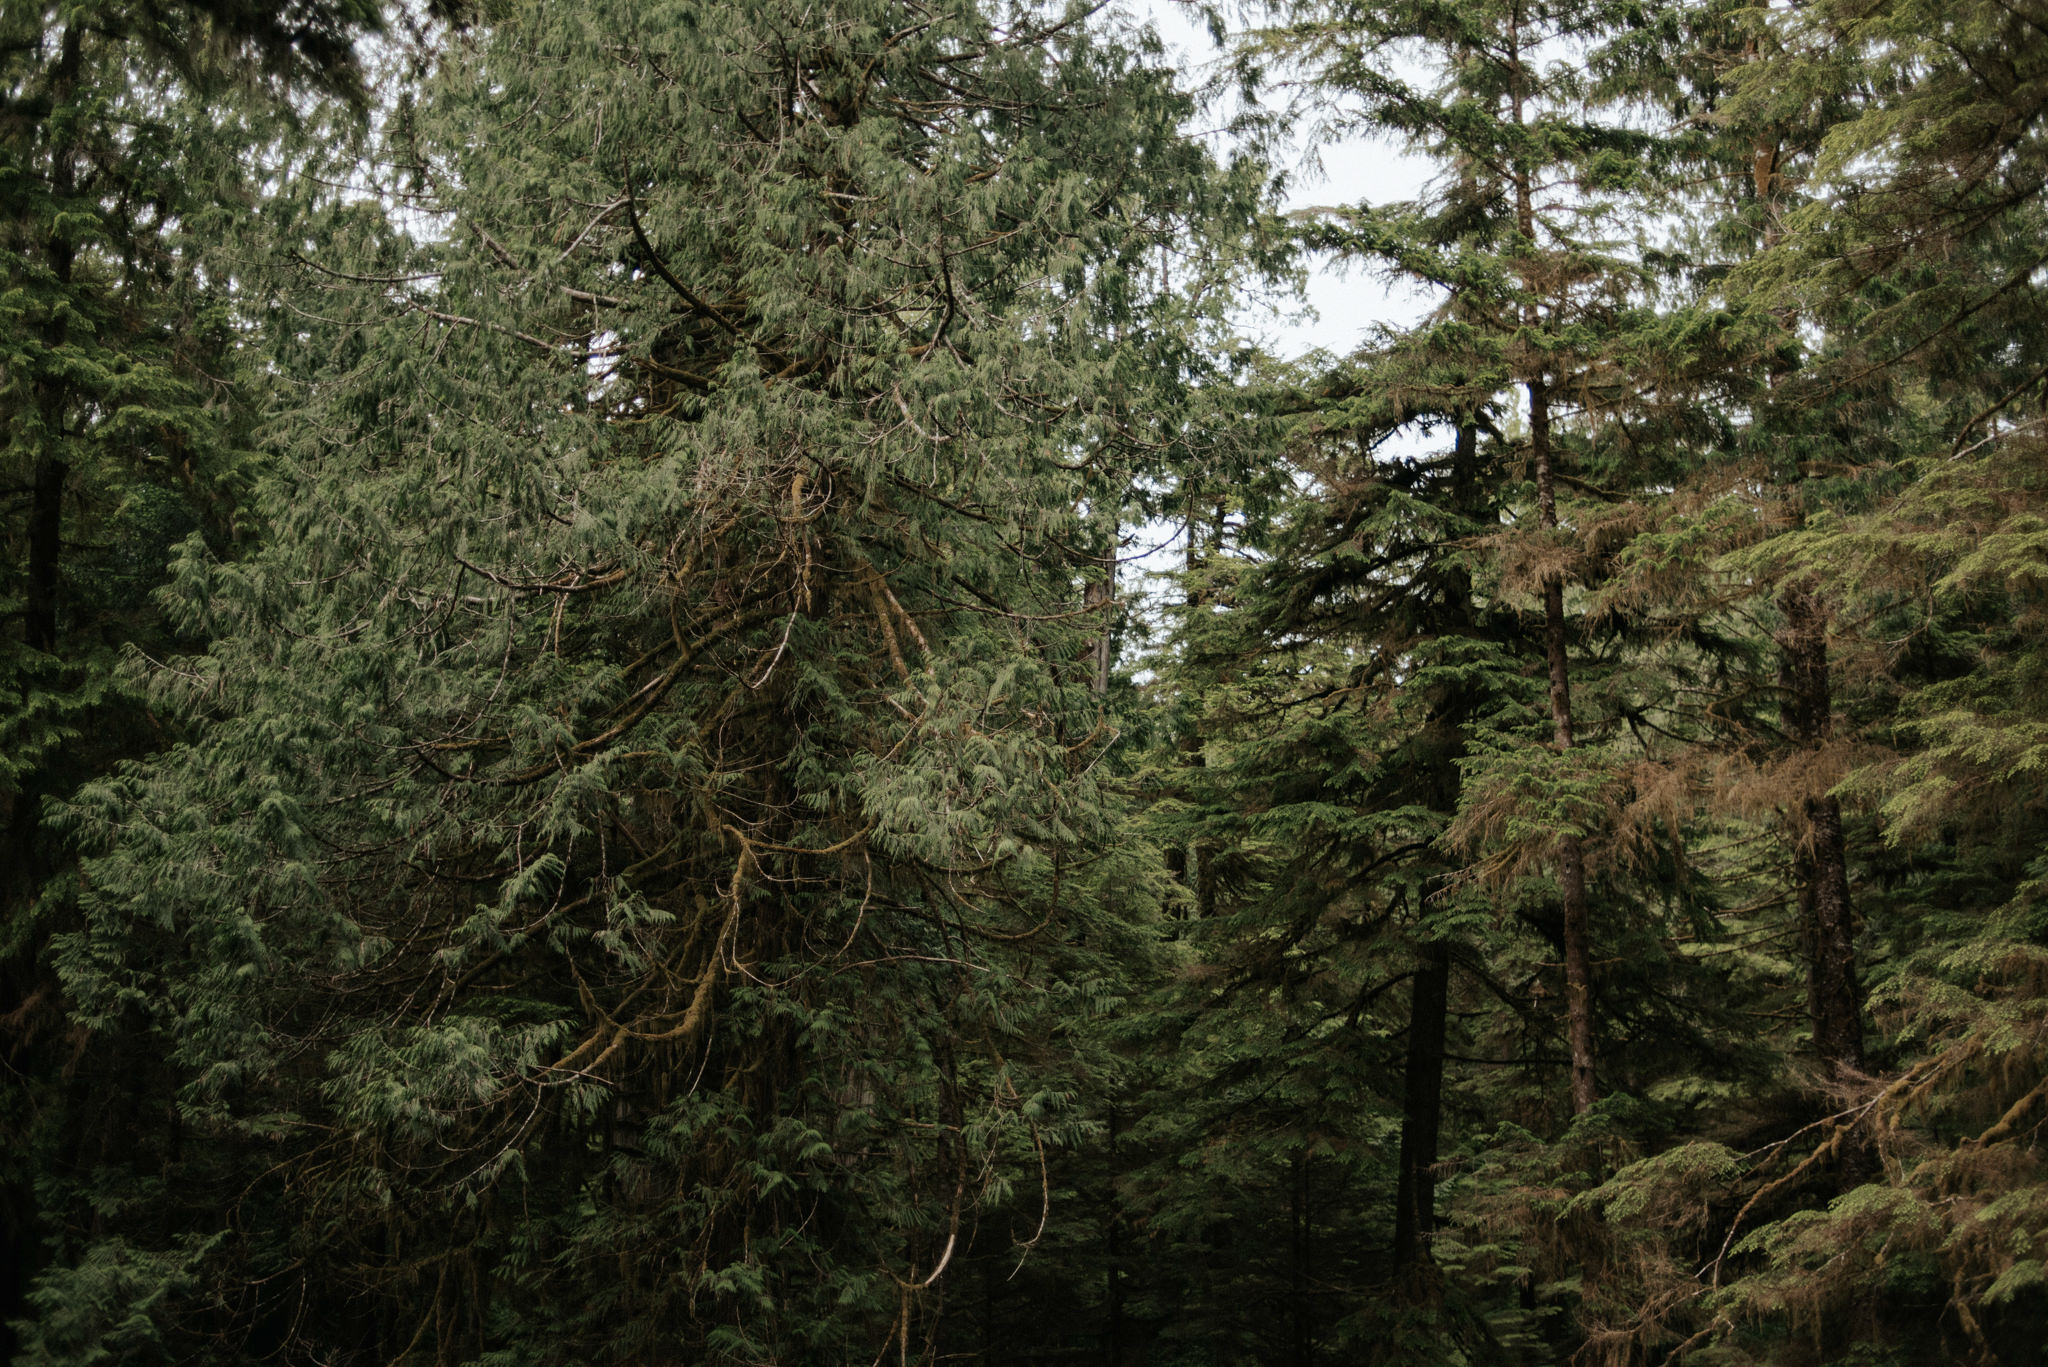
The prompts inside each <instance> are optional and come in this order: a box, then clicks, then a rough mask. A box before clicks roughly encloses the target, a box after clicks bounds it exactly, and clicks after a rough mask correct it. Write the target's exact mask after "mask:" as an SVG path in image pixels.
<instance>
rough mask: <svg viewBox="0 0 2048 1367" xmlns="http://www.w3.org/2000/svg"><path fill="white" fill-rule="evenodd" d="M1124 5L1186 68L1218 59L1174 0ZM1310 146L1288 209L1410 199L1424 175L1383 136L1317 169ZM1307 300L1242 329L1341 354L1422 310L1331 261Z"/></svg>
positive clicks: (1200, 28) (1348, 143) (1314, 275)
mask: <svg viewBox="0 0 2048 1367" xmlns="http://www.w3.org/2000/svg"><path fill="white" fill-rule="evenodd" d="M1126 4H1127V6H1128V12H1129V13H1130V14H1132V15H1133V16H1134V17H1136V18H1138V19H1140V20H1142V21H1145V22H1149V23H1150V24H1152V26H1153V27H1154V28H1155V29H1157V30H1158V32H1159V36H1160V38H1161V39H1162V40H1163V41H1164V42H1165V44H1166V47H1167V50H1168V51H1169V52H1170V53H1177V54H1178V55H1179V58H1180V61H1181V63H1182V69H1183V70H1189V69H1192V68H1196V67H1200V66H1204V65H1207V64H1209V63H1212V62H1215V61H1216V60H1217V59H1218V57H1219V53H1218V50H1217V48H1216V46H1215V43H1214V42H1213V41H1212V39H1211V38H1210V35H1209V31H1208V29H1207V27H1206V26H1204V25H1202V24H1199V23H1198V22H1196V19H1195V17H1194V15H1193V14H1192V13H1190V11H1189V9H1188V7H1187V6H1186V5H1184V4H1182V3H1177V0H1126ZM1234 22H1240V23H1241V22H1242V21H1241V19H1240V20H1235V21H1234ZM1305 134H1306V130H1304V135H1305ZM1304 141H1305V136H1304ZM1308 151H1309V149H1308V148H1307V147H1305V146H1297V147H1295V148H1294V149H1293V150H1292V153H1291V158H1292V159H1291V162H1290V165H1289V170H1290V173H1291V174H1290V176H1289V180H1290V190H1289V193H1288V196H1287V200H1286V203H1285V206H1284V207H1286V208H1288V209H1302V208H1307V207H1309V206H1311V205H1318V204H1358V203H1362V202H1371V203H1374V204H1383V203H1387V202H1389V201H1395V200H1404V199H1412V198H1414V197H1415V195H1416V193H1417V192H1418V191H1419V190H1420V189H1421V186H1422V181H1423V177H1424V175H1425V171H1424V169H1423V166H1422V164H1421V163H1420V162H1419V161H1418V160H1417V159H1415V158H1412V157H1408V156H1404V155H1403V154H1402V153H1401V151H1400V150H1399V149H1398V148H1396V147H1393V146H1391V145H1389V144H1387V143H1385V142H1383V141H1379V140H1373V139H1366V138H1360V137H1353V138H1348V139H1345V140H1343V141H1340V142H1337V143H1335V144H1332V145H1326V146H1324V147H1322V148H1320V149H1318V151H1317V159H1318V160H1319V161H1320V163H1321V165H1320V168H1319V169H1318V168H1316V167H1314V166H1312V165H1311V164H1310V163H1309V162H1308V161H1307V160H1306V159H1305V158H1306V154H1307V153H1308ZM1306 304H1307V310H1306V313H1307V315H1308V316H1292V317H1290V316H1289V310H1287V309H1285V308H1284V307H1277V306H1276V307H1271V308H1259V309H1256V310H1255V311H1249V312H1247V314H1246V315H1245V317H1244V319H1243V321H1242V326H1243V327H1244V330H1245V332H1246V334H1247V335H1248V336H1251V337H1254V338H1256V339H1257V340H1259V341H1261V342H1262V343H1264V344H1265V346H1266V347H1267V349H1268V350H1270V351H1272V352H1273V353H1274V354H1276V355H1280V356H1286V357H1296V356H1300V355H1303V354H1305V353H1306V352H1309V351H1312V350H1314V349H1316V348H1318V347H1321V348H1323V349H1325V350H1327V351H1330V352H1333V353H1336V354H1339V355H1341V354H1343V353H1344V352H1347V351H1349V350H1351V349H1352V348H1353V347H1354V346H1356V345H1357V344H1358V342H1359V341H1360V339H1361V338H1362V337H1363V335H1364V333H1365V330H1366V329H1367V328H1368V327H1370V326H1371V325H1372V324H1374V323H1377V322H1406V321H1410V320H1412V319H1414V318H1415V317H1416V316H1417V314H1418V313H1419V311H1420V301H1419V300H1418V299H1416V298H1415V297H1414V296H1412V295H1410V294H1408V293H1407V292H1405V291H1396V292H1391V293H1390V292H1389V290H1388V289H1387V287H1386V285H1385V284H1384V282H1382V281H1381V280H1379V279H1377V278H1375V277H1373V276H1372V275H1370V274H1368V273H1366V272H1364V271H1358V270H1349V271H1346V270H1339V269H1336V268H1334V267H1333V266H1331V265H1329V264H1328V263H1322V264H1320V265H1318V266H1317V267H1315V268H1314V269H1313V270H1312V272H1311V274H1310V276H1309V282H1308V289H1307V299H1306ZM1293 312H1294V313H1295V314H1296V315H1301V314H1302V313H1303V310H1301V309H1300V308H1299V307H1297V308H1296V309H1294V310H1293Z"/></svg>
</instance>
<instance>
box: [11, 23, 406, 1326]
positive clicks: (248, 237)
mask: <svg viewBox="0 0 2048 1367" xmlns="http://www.w3.org/2000/svg"><path fill="white" fill-rule="evenodd" d="M376 18H377V12H376V8H375V7H374V6H373V5H368V4H365V3H362V0H314V3H307V4H299V5H294V6H288V7H283V8H280V7H278V6H272V5H263V4H249V3H241V2H240V0H176V2H174V3H162V4H158V3H125V2H124V0H93V2H88V3H61V4H40V3H37V4H10V5H8V6H7V7H6V8H5V9H4V10H0V434H4V435H0V1056H4V1057H5V1059H6V1062H7V1064H8V1068H9V1076H10V1079H11V1085H9V1086H8V1087H7V1088H6V1089H5V1092H4V1095H0V1153H4V1155H5V1156H4V1159H0V1268H4V1270H0V1356H6V1355H8V1354H9V1353H10V1352H11V1347H10V1345H11V1343H12V1340H11V1337H9V1335H10V1333H11V1331H9V1330H8V1329H6V1328H4V1326H5V1325H7V1324H8V1323H11V1322H12V1321H13V1320H14V1319H15V1317H16V1315H17V1314H18V1313H19V1311H20V1309H21V1306H22V1295H23V1293H24V1291H25V1288H26V1285H27V1282H28V1280H29V1278H30V1276H31V1274H32V1272H33V1270H34V1269H35V1267H36V1266H37V1264H38V1262H39V1260H40V1257H41V1254H40V1251H39V1245H40V1244H41V1242H42V1240H43V1238H44V1236H45V1235H46V1234H50V1233H52V1232H59V1231H62V1230H64V1229H65V1228H67V1227H68V1226H71V1225H73V1224H75V1223H79V1222H83V1221H87V1220H90V1219H91V1218H93V1217H92V1216H91V1214H90V1207H91V1202H90V1201H89V1200H87V1199H86V1198H85V1197H84V1196H83V1195H82V1193H81V1191H80V1185H79V1178H80V1177H81V1176H82V1175H83V1174H84V1173H85V1172H86V1171H88V1170H89V1169H90V1168H91V1167H92V1166H93V1165H94V1164H96V1163H100V1162H102V1161H109V1160H110V1159H112V1158H115V1157H118V1156H119V1155H120V1154H121V1153H122V1152H123V1150H124V1149H126V1147H127V1146H128V1144H129V1142H130V1140H131V1139H132V1137H133V1136H132V1135H128V1134H124V1133H123V1132H122V1131H123V1127H124V1124H125V1123H126V1122H125V1121H124V1119H123V1117H124V1116H127V1115H130V1114H131V1113H132V1111H133V1110H134V1109H136V1108H141V1107H146V1105H147V1104H148V1103H146V1102H143V1101H142V1100H140V1098H141V1096H142V1095H143V1094H144V1093H146V1092H151V1091H154V1090H157V1089H158V1085H159V1083H160V1082H161V1075H160V1073H159V1072H158V1070H157V1069H155V1068H154V1067H152V1066H150V1065H149V1064H147V1063H146V1062H145V1061H144V1060H145V1059H146V1058H147V1057H149V1056H148V1055H147V1054H146V1053H137V1052H135V1050H134V1049H133V1048H132V1047H131V1045H132V1044H133V1041H129V1040H125V1039H123V1038H122V1037H121V1035H120V1032H119V1031H103V1032H100V1033H99V1034H98V1035H96V1036H94V1037H91V1038H89V1039H85V1040H81V1039H78V1038H75V1037H73V1036H72V1035H71V1032H70V1029H69V1027H68V1024H67V1022H66V1021H65V1018H64V1017H65V1002H64V998H63V996H62V993H61V991H60V989H59V987H58V985H57V983H56V980H55V976H54V974H53V973H52V971H51V969H50V966H49V964H48V963H47V961H46V960H45V959H44V956H43V951H44V950H45V948H46V947H47V944H48V941H49V937H50V936H51V935H52V934H54V933H56V932H58V931H60V930H62V929H65V928H67V927H71V926H74V925H75V924H76V922H75V909H74V908H73V906H72V903H71V878H70V871H71V868H72V864H73V856H74V851H73V850H72V848H71V847H70V846H69V844H68V843H67V842H66V841H65V839H64V838H63V837H62V835H61V834H60V833H59V832H58V831H56V830H54V829H53V828H52V826H51V824H50V823H49V822H48V821H47V820H46V806H47V804H48V803H50V802H51V801H61V800H63V799H65V798H68V797H70V796H71V795H72V794H73V793H74V792H75V791H76V789H77V788H78V786H79V785H80V784H81V783H84V782H86V781H88V780H89V779H91V778H93V777H94V776H96V775H99V774H103V773H105V772H106V771H107V770H108V769H109V768H110V767H111V766H112V765H113V764H114V763H115V762H117V761H118V760H121V759H123V758H128V757H133V756H135V755H138V754H142V753H145V752H147V751H149V750H151V749H154V748H156V747H157V746H159V745H160V744H161V743H162V737H161V728H160V726H158V725H156V724H154V723H155V721H156V719H154V718H152V717H150V716H149V715H148V713H147V712H146V711H144V709H143V708H142V707H141V706H140V705H139V696H138V694H137V693H136V691H135V690H134V689H133V688H132V687H130V686H129V684H128V683H127V682H125V681H124V680H122V679H121V678H120V677H119V676H118V662H119V659H120V655H121V652H122V651H123V650H124V649H128V648H138V647H139V648H142V649H146V650H149V651H153V652H157V653H162V652H164V651H165V650H167V649H170V648H173V646H174V642H175V640H176V633H175V631H174V630H173V628H172V627H171V625H170V623H169V622H168V621H167V619H166V618H165V615H164V614H163V613H162V612H161V611H160V610H159V608H158V607H157V606H156V605H155V604H154V603H153V602H152V600H151V594H152V592H153V591H154V590H155V589H156V588H158V587H159V586H160V585H162V584H163V582H164V581H165V578H166V566H167V564H168V561H169V559H170V555H171V548H172V546H173V545H174V544H175V543H176V542H178V541H179V540H181V539H183V538H184V537H186V536H187V535H188V534H191V533H193V532H195V531H198V532H199V533H200V534H202V535H204V536H206V537H207V538H208V539H209V540H210V541H211V542H212V543H213V544H214V545H215V546H216V547H218V548H220V549H222V550H226V549H228V548H229V547H230V546H231V545H232V544H234V543H235V541H236V540H237V537H238V533H239V530H240V524H239V521H238V517H237V510H238V508H239V505H240V500H241V498H242V496H243V494H244V493H245V492H246V490H247V486H248V481H249V474H250V466H251V462H252V455H251V451H250V447H251V438H250V429H251V425H252V423H253V422H254V421H255V419H256V416H257V414H258V411H259V410H260V407H261V397H260V396H261V392H262V389H263V384H262V381H261V378H260V376H259V375H258V374H257V371H258V367H256V366H254V365H253V364H252V363H251V362H250V360H249V359H248V352H249V349H250V340H251V338H250V319H249V317H248V316H247V314H246V312H244V310H243V303H244V302H245V294H246V290H245V285H246V276H247V273H248V271H249V269H250V267H251V266H252V264H254V261H255V259H257V258H260V256H261V248H260V247H257V246H256V245H254V244H255V243H257V242H258V241H260V238H261V233H260V230H259V225H258V223H257V222H256V221H255V220H254V219H253V217H252V215H251V210H252V209H253V208H255V207H256V206H257V205H258V204H259V203H260V202H261V199H262V190H263V184H264V181H265V179H266V177H267V175H268V173H269V171H270V170H271V169H272V168H274V166H275V165H276V163H277V162H278V160H279V159H280V158H281V157H282V156H284V155H287V154H288V149H290V148H291V147H292V146H293V145H294V143H295V142H296V140H297V132H298V131H299V130H302V129H303V128H304V127H305V126H306V125H307V124H309V123H318V122H320V121H322V120H324V119H325V118H326V117H327V116H328V115H329V114H330V113H335V112H340V111H342V110H343V109H344V108H345V106H346V105H347V103H348V102H349V101H351V100H354V99H356V98H359V97H360V96H361V94H362V90H361V83H360V79H359V73H358V71H357V67H356V62H355V57H354V53H353V51H352V49H351V43H352V41H353V39H354V37H355V36H356V35H357V34H358V33H360V32H363V31H365V30H366V29H367V28H369V27H372V26H374V24H375V22H376ZM149 1138H150V1143H151V1145H152V1146H154V1145H155V1143H156V1142H157V1141H159V1140H161V1138H162V1136H161V1135H152V1136H150V1137H149ZM60 1237H61V1235H60Z"/></svg>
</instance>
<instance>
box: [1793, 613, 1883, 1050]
mask: <svg viewBox="0 0 2048 1367" xmlns="http://www.w3.org/2000/svg"><path fill="white" fill-rule="evenodd" d="M1778 605H1779V607H1780V608H1782V609H1783V611H1784V613H1785V630H1784V632H1783V634H1782V635H1781V636H1780V637H1779V640H1778V643H1779V647H1780V650H1781V652H1782V653H1781V655H1780V657H1779V663H1778V683H1779V685H1780V686H1781V687H1782V688H1783V689H1784V690H1785V723H1786V730H1787V732H1788V733H1790V735H1791V738H1792V740H1793V741H1794V742H1795V743H1796V744H1798V745H1800V746H1802V747H1804V748H1807V749H1814V748H1817V747H1819V746H1820V745H1821V744H1823V743H1825V742H1826V740H1827V739H1828V736H1829V735H1830V734H1831V733H1832V732H1833V730H1834V718H1833V713H1834V699H1833V696H1832V693H1831V689H1830V685H1829V680H1828V610H1827V605H1826V604H1825V603H1824V602H1823V601H1822V600H1821V598H1820V597H1819V596H1818V595H1817V594H1815V593H1814V592H1813V591H1812V590H1810V589H1807V588H1805V587H1802V586H1800V585H1797V584H1794V585H1791V586H1789V587H1787V588H1786V589H1785V590H1784V592H1783V593H1781V594H1780V595H1779V597H1778ZM1802 806H1803V812H1802V814H1803V815H1804V817H1805V821H1806V831H1805V837H1804V840H1803V841H1802V842H1801V843H1802V846H1803V848H1802V850H1801V857H1800V859H1799V861H1798V864H1797V866H1796V876H1798V878H1799V910H1800V915H1801V920H1802V921H1803V926H1802V931H1803V934H1804V938H1805V941H1806V945H1807V1003H1808V1011H1809V1013H1810V1015H1811V1018H1812V1023H1813V1048H1814V1052H1815V1053H1816V1054H1817V1055H1819V1057H1820V1061H1821V1066H1822V1067H1823V1068H1824V1069H1825V1070H1826V1071H1827V1073H1828V1075H1829V1076H1834V1075H1836V1074H1838V1073H1840V1072H1841V1071H1842V1070H1843V1069H1844V1068H1848V1069H1852V1070H1856V1071H1861V1070H1862V1068H1863V1062H1864V1060H1863V1009H1862V1008H1863V993H1862V989H1861V987H1860V986H1859V985H1858V983H1857V980H1856V913H1855V907H1854V906H1853V905H1852V904H1851V902H1850V900H1849V854H1848V845H1847V842H1846V840H1845V839H1844V837H1843V834H1842V805H1841V803H1839V802H1837V801H1836V800H1835V799H1834V798H1833V797H1830V796H1827V795H1825V794H1822V795H1820V796H1816V797H1809V798H1806V799H1804V801H1803V804H1802Z"/></svg>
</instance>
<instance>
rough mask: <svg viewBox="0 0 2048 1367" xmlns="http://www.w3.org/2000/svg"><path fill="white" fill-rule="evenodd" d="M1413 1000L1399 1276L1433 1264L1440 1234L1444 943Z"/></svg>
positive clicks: (1429, 955) (1432, 953)
mask: <svg viewBox="0 0 2048 1367" xmlns="http://www.w3.org/2000/svg"><path fill="white" fill-rule="evenodd" d="M1419 953H1420V955H1421V958H1422V966H1421V967H1420V968H1419V969H1417V970H1416V974H1415V982H1414V986H1413V988H1412V989H1411V991H1410V993H1409V997H1408V1066H1407V1069H1406V1073H1405V1080H1404V1089H1403V1096H1402V1103H1401V1170H1400V1173H1399V1175H1398V1177H1397V1178H1396V1182H1395V1189H1394V1271H1395V1272H1396V1274H1399V1273H1402V1272H1406V1271H1409V1270H1410V1269H1413V1268H1417V1267H1421V1266H1424V1265H1426V1264H1427V1263H1428V1262H1429V1261H1430V1256H1429V1236H1430V1234H1431V1232H1432V1231H1434V1230H1435V1228H1436V1153H1437V1136H1438V1132H1439V1128H1440V1126H1441V1123H1442V1118H1443V1096H1444V1026H1445V1022H1446V1020H1447V1018H1448V1015H1449V1010H1450V984H1451V954H1450V947H1449V946H1447V945H1445V944H1444V943H1443V942H1442V941H1431V942H1429V943H1427V944H1425V945H1423V946H1422V947H1421V949H1420V950H1419Z"/></svg>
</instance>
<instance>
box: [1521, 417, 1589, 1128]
mask: <svg viewBox="0 0 2048 1367" xmlns="http://www.w3.org/2000/svg"><path fill="white" fill-rule="evenodd" d="M1529 448H1530V455H1531V457H1532V458H1533V462H1534V464H1535V467H1536V507H1537V515H1538V521H1539V522H1540V523H1541V525H1542V527H1543V529H1544V530H1545V531H1555V530H1556V528H1557V491H1556V485H1555V480H1554V478H1553V473H1552V469H1551V451H1550V387H1549V385H1548V384H1547V383H1545V382H1544V381H1542V380H1530V381H1529ZM1543 649H1544V654H1545V655H1546V656H1547V657H1548V661H1549V666H1550V722H1551V734H1552V741H1553V743H1554V744H1555V745H1556V746H1557V749H1558V752H1559V753H1560V754H1562V753H1564V752H1565V751H1567V750H1570V749H1571V748H1572V745H1573V743H1574V739H1573V735H1572V682H1571V657H1570V656H1569V655H1568V654H1567V653H1566V636H1565V622H1564V576H1563V575H1562V574H1552V575H1550V576H1548V577H1547V578H1546V579H1545V580H1544V581H1543ZM1557 881H1558V884H1559V890H1560V892H1561V893H1562V894H1563V899H1564V1003H1565V1035H1566V1039H1567V1043H1568V1044H1569V1046H1570V1052H1571V1067H1572V1114H1574V1115H1579V1114H1583V1113H1584V1112H1585V1111H1586V1110H1587V1109H1588V1108H1589V1107H1591V1106H1592V1104H1593V1102H1594V1101H1595V1100H1596V1099H1597V1098H1598V1097H1599V1090H1598V1087H1597V1084H1596V1083H1595V1080H1594V1074H1593V930H1592V915H1591V912H1590V909H1589V908H1588V906H1587V902H1586V855H1585V849H1584V847H1583V846H1582V844H1581V843H1580V840H1579V837H1578V836H1577V835H1565V836H1563V837H1562V838H1560V839H1559V841H1558V843H1557Z"/></svg>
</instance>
